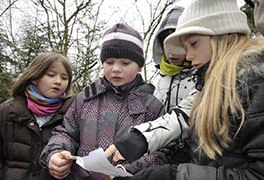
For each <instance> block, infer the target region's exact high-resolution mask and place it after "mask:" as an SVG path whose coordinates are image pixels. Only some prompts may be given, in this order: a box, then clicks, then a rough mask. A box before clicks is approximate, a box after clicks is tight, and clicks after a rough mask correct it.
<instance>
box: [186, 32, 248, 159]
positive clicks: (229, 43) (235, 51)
mask: <svg viewBox="0 0 264 180" xmlns="http://www.w3.org/2000/svg"><path fill="white" fill-rule="evenodd" d="M249 41H250V40H249V38H248V37H247V36H246V35H243V34H229V35H228V34H226V35H218V36H211V47H212V58H211V61H210V65H209V67H208V69H207V72H206V76H205V85H204V87H203V89H202V91H201V92H199V93H198V94H197V96H196V98H195V101H194V103H193V106H192V111H191V115H190V119H191V128H193V127H194V126H195V129H196V131H197V133H198V136H199V146H198V150H200V152H202V151H204V152H205V153H206V154H207V155H208V156H209V158H211V159H214V158H215V156H216V155H222V150H223V148H227V147H228V146H229V143H230V142H231V141H232V139H231V137H230V132H229V131H230V125H231V123H230V122H231V121H232V119H230V117H234V116H237V115H241V117H242V120H241V123H240V127H239V129H238V130H237V132H236V134H237V133H238V132H239V130H240V128H241V126H242V125H243V123H244V120H245V112H244V109H243V106H242V104H241V99H240V96H239V94H238V92H237V73H238V72H237V71H238V69H239V68H238V67H239V66H240V60H241V58H240V56H241V54H242V53H243V51H245V50H246V49H247V48H248V47H249V44H250V43H249ZM230 115H232V116H230Z"/></svg>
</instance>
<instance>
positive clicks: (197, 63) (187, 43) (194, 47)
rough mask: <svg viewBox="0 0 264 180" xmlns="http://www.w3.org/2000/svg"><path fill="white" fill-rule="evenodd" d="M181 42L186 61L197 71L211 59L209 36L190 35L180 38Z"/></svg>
mask: <svg viewBox="0 0 264 180" xmlns="http://www.w3.org/2000/svg"><path fill="white" fill-rule="evenodd" d="M180 39H181V42H182V45H183V47H184V48H185V50H186V59H187V60H188V61H191V62H192V66H193V67H194V68H196V69H199V68H200V67H201V66H203V65H205V64H206V63H208V62H209V61H210V60H211V58H212V47H211V43H210V36H205V35H199V34H192V35H183V36H181V38H180Z"/></svg>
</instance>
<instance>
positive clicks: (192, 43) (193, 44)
mask: <svg viewBox="0 0 264 180" xmlns="http://www.w3.org/2000/svg"><path fill="white" fill-rule="evenodd" d="M197 42H198V41H191V42H190V44H191V46H192V47H195V46H197Z"/></svg>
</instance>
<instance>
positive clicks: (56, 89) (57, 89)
mask: <svg viewBox="0 0 264 180" xmlns="http://www.w3.org/2000/svg"><path fill="white" fill-rule="evenodd" d="M52 89H53V90H55V91H59V90H60V88H57V87H54V88H52Z"/></svg>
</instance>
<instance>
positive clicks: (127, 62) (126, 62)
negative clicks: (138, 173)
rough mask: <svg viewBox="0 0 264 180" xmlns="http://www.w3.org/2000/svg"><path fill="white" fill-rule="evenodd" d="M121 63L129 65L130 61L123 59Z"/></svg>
mask: <svg viewBox="0 0 264 180" xmlns="http://www.w3.org/2000/svg"><path fill="white" fill-rule="evenodd" d="M122 64H123V65H129V64H130V62H129V61H123V62H122Z"/></svg>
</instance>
